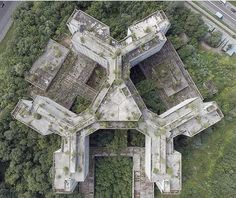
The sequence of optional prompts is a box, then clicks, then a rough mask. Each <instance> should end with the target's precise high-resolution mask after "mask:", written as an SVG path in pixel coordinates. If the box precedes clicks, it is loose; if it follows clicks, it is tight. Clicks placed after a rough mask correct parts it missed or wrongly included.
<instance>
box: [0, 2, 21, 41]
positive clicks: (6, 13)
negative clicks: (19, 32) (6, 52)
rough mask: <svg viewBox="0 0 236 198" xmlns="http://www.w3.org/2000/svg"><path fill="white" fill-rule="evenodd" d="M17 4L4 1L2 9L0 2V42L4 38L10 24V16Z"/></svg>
mask: <svg viewBox="0 0 236 198" xmlns="http://www.w3.org/2000/svg"><path fill="white" fill-rule="evenodd" d="M18 3H19V2H16V1H4V6H3V7H2V6H1V5H2V1H1V2H0V41H1V40H2V39H3V38H4V36H5V34H6V33H7V31H8V29H9V28H10V26H11V24H12V20H11V14H12V12H13V11H14V9H15V8H16V6H17V5H18Z"/></svg>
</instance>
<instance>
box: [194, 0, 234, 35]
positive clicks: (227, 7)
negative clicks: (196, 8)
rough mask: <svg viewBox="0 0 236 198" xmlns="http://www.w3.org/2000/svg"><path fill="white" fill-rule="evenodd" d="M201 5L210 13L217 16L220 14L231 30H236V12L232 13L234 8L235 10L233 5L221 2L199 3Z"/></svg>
mask: <svg viewBox="0 0 236 198" xmlns="http://www.w3.org/2000/svg"><path fill="white" fill-rule="evenodd" d="M197 3H198V4H199V5H201V6H202V7H204V8H205V9H206V10H207V11H208V12H210V13H211V14H213V15H215V13H216V12H220V13H221V14H222V15H223V18H222V19H220V20H222V21H223V22H224V23H225V24H226V25H227V26H228V27H229V28H231V29H232V30H234V31H235V30H236V12H232V10H231V9H232V8H233V9H235V11H236V7H234V6H233V5H232V4H230V3H229V2H227V3H226V4H223V3H221V2H219V1H198V2H197Z"/></svg>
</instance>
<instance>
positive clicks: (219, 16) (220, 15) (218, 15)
mask: <svg viewBox="0 0 236 198" xmlns="http://www.w3.org/2000/svg"><path fill="white" fill-rule="evenodd" d="M215 15H216V16H217V17H218V18H219V19H222V18H223V14H221V13H220V12H216V13H215Z"/></svg>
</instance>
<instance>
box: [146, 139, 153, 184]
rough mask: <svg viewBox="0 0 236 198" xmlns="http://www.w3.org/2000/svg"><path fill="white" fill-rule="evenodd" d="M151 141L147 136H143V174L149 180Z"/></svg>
mask: <svg viewBox="0 0 236 198" xmlns="http://www.w3.org/2000/svg"><path fill="white" fill-rule="evenodd" d="M151 149H152V139H151V137H149V136H147V135H146V136H145V173H146V175H147V177H148V178H149V179H150V180H151V170H152V167H151V163H152V160H151V158H152V150H151Z"/></svg>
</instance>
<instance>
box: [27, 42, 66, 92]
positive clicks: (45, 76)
mask: <svg viewBox="0 0 236 198" xmlns="http://www.w3.org/2000/svg"><path fill="white" fill-rule="evenodd" d="M68 53H69V49H67V48H66V47H64V46H63V45H61V44H59V43H57V42H56V41H54V40H52V39H50V40H49V42H48V44H47V47H46V49H45V52H44V53H43V54H42V55H41V56H40V57H39V58H38V59H37V60H36V61H35V62H34V64H33V66H32V67H31V69H30V71H29V72H28V74H27V75H26V78H25V79H26V80H27V81H28V82H30V83H31V84H33V85H34V86H36V87H38V88H39V89H42V90H46V89H47V88H48V87H49V85H50V84H51V82H52V80H53V79H54V77H55V76H56V74H57V72H58V71H59V69H60V68H61V66H62V64H63V62H64V61H65V59H66V57H67V55H68Z"/></svg>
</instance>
